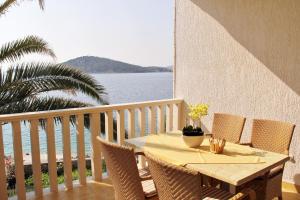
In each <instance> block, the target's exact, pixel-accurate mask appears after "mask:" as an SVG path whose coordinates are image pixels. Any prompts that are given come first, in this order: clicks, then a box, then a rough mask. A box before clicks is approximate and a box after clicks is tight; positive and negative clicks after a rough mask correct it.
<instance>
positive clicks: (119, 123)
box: [117, 110, 125, 145]
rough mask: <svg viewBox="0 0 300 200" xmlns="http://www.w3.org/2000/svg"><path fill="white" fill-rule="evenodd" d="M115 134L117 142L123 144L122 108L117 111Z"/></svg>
mask: <svg viewBox="0 0 300 200" xmlns="http://www.w3.org/2000/svg"><path fill="white" fill-rule="evenodd" d="M117 135H118V143H119V144H121V145H122V144H124V140H125V127H124V110H118V111H117Z"/></svg>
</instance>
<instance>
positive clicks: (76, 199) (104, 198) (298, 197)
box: [29, 180, 300, 200]
mask: <svg viewBox="0 0 300 200" xmlns="http://www.w3.org/2000/svg"><path fill="white" fill-rule="evenodd" d="M283 190H284V193H283V200H300V194H296V193H295V192H294V191H292V190H291V189H288V188H284V189H283ZM45 193H46V192H45ZM29 199H30V200H36V199H35V198H34V197H31V198H29ZM61 199H64V200H113V199H114V191H113V187H112V185H111V184H110V182H109V181H108V180H104V181H103V183H97V182H92V181H90V182H89V183H88V184H87V185H86V186H74V189H73V190H72V191H60V192H59V193H58V194H56V195H54V194H47V193H46V194H45V195H44V197H43V200H61Z"/></svg>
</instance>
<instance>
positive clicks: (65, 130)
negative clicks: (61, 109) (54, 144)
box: [62, 116, 73, 190]
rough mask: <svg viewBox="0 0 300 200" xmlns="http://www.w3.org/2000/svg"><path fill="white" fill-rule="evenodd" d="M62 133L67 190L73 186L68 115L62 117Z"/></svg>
mask: <svg viewBox="0 0 300 200" xmlns="http://www.w3.org/2000/svg"><path fill="white" fill-rule="evenodd" d="M62 119H63V120H62V122H63V123H62V134H63V137H62V138H63V156H64V158H63V160H64V178H65V187H66V189H67V190H70V189H72V188H73V183H72V181H73V180H72V158H71V138H70V117H69V116H63V117H62Z"/></svg>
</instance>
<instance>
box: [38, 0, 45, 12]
mask: <svg viewBox="0 0 300 200" xmlns="http://www.w3.org/2000/svg"><path fill="white" fill-rule="evenodd" d="M39 5H40V8H41V9H42V10H44V8H45V1H44V0H39Z"/></svg>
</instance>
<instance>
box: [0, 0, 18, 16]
mask: <svg viewBox="0 0 300 200" xmlns="http://www.w3.org/2000/svg"><path fill="white" fill-rule="evenodd" d="M17 4H18V1H17V0H6V1H4V2H3V3H2V4H1V5H0V16H1V15H3V14H5V13H6V12H7V11H8V9H9V8H10V7H12V6H14V5H17Z"/></svg>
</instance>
